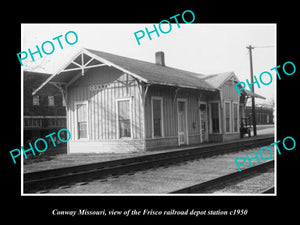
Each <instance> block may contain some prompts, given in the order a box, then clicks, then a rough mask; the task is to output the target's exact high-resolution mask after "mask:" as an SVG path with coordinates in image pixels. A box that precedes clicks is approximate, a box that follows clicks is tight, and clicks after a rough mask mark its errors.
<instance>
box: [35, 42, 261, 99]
mask: <svg viewBox="0 0 300 225" xmlns="http://www.w3.org/2000/svg"><path fill="white" fill-rule="evenodd" d="M102 66H110V67H114V68H116V69H118V70H121V71H123V72H124V73H127V74H130V75H131V76H133V77H135V78H137V79H139V80H140V81H143V82H145V83H148V84H160V85H169V86H176V87H183V88H193V89H202V90H210V91H216V90H218V89H219V88H220V87H221V86H222V85H223V84H224V83H225V82H226V81H227V80H228V79H234V80H236V81H237V82H239V81H238V78H237V77H236V75H235V74H234V72H226V73H218V74H213V75H208V76H205V75H203V74H199V73H193V72H189V71H185V70H180V69H176V68H173V67H168V66H162V65H158V64H155V63H150V62H145V61H142V60H137V59H132V58H128V57H124V56H119V55H115V54H111V53H107V52H101V51H96V50H92V49H86V48H83V49H82V50H80V51H79V52H78V53H77V54H76V55H75V56H74V57H73V58H72V59H71V60H70V61H68V63H66V64H65V65H63V66H62V67H61V68H60V69H59V70H58V71H57V72H56V73H54V74H53V75H51V76H50V77H49V78H48V79H47V80H46V81H45V82H44V83H42V84H41V85H40V86H39V87H38V88H37V89H36V90H35V91H34V92H33V94H35V93H36V92H37V91H39V90H40V89H41V88H42V87H43V86H45V85H46V84H47V83H48V82H53V83H60V84H65V85H67V86H68V85H70V84H71V83H73V82H74V81H75V80H77V79H78V78H80V77H81V76H83V75H84V73H85V71H86V70H89V69H91V68H96V67H102ZM80 71H81V73H80ZM245 93H246V94H247V92H245ZM251 94H252V93H251ZM251 94H250V96H251ZM259 97H261V96H259Z"/></svg>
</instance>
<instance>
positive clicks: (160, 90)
mask: <svg viewBox="0 0 300 225" xmlns="http://www.w3.org/2000/svg"><path fill="white" fill-rule="evenodd" d="M175 93H176V88H175V87H168V86H158V85H151V86H150V87H149V90H148V93H147V97H146V101H145V130H146V131H145V134H146V140H148V145H156V143H155V142H157V143H159V145H160V146H161V145H163V142H164V141H163V139H165V142H166V143H165V145H166V146H168V145H169V146H170V143H172V145H174V143H175V144H176V145H177V139H178V127H177V126H178V118H177V101H176V99H178V98H181V99H186V100H187V123H188V124H187V127H188V136H189V144H195V143H200V120H199V98H200V96H201V101H207V98H208V96H207V93H206V92H204V91H200V90H191V89H179V90H178V91H177V95H176V94H175ZM175 95H176V96H175ZM151 97H162V98H163V118H164V120H163V123H164V124H163V128H164V137H158V138H154V139H152V115H151V113H152V112H151ZM175 97H176V98H175ZM193 125H194V126H193ZM174 140H176V141H174ZM149 143H151V144H149ZM148 145H147V146H148Z"/></svg>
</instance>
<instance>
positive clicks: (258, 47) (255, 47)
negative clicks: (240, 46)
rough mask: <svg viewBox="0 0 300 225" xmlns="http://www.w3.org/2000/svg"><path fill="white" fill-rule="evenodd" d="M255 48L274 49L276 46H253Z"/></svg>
mask: <svg viewBox="0 0 300 225" xmlns="http://www.w3.org/2000/svg"><path fill="white" fill-rule="evenodd" d="M252 47H253V48H274V47H275V45H266V46H252Z"/></svg>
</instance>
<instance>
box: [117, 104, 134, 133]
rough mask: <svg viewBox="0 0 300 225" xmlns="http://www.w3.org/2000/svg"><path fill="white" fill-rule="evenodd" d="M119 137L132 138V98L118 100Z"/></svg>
mask: <svg viewBox="0 0 300 225" xmlns="http://www.w3.org/2000/svg"><path fill="white" fill-rule="evenodd" d="M117 112H118V115H117V120H118V132H119V138H131V100H130V99H122V100H118V101H117Z"/></svg>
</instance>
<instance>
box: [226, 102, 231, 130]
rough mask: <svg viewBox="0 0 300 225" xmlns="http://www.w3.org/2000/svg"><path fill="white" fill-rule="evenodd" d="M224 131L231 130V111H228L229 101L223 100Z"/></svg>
mask: <svg viewBox="0 0 300 225" xmlns="http://www.w3.org/2000/svg"><path fill="white" fill-rule="evenodd" d="M224 104H225V132H226V133H229V132H230V131H231V116H230V115H231V113H230V111H231V110H230V102H225V103H224Z"/></svg>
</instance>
